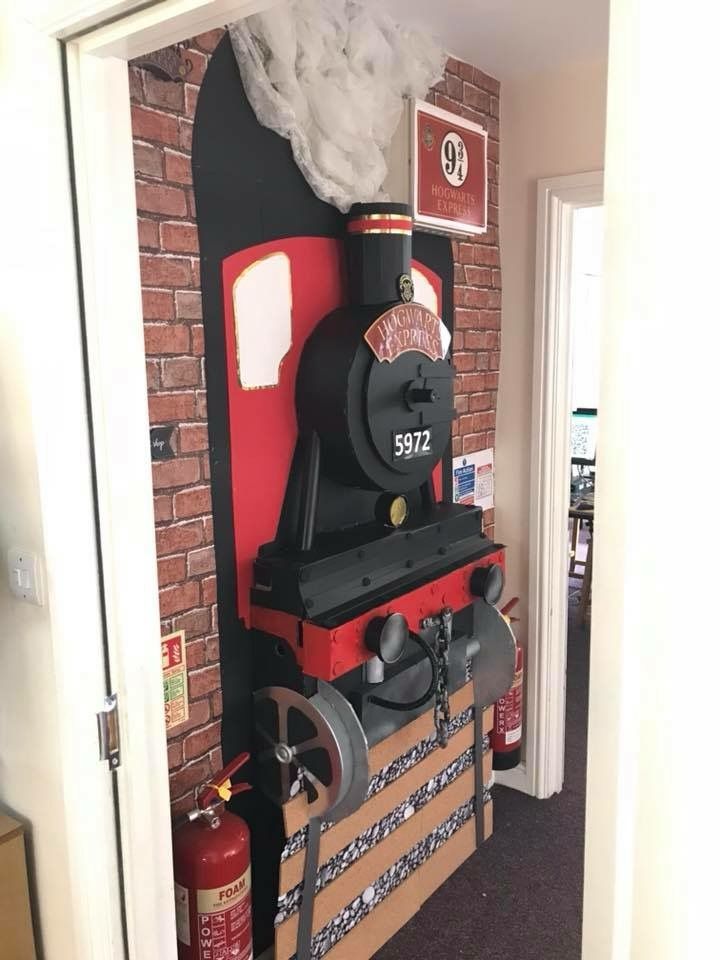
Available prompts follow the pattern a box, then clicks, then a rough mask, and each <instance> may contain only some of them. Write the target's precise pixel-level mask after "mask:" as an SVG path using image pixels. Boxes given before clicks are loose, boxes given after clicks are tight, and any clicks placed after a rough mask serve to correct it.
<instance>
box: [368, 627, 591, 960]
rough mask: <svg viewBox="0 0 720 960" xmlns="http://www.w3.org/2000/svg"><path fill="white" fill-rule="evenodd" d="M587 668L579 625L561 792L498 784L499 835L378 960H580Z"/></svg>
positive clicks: (584, 633) (572, 638)
mask: <svg viewBox="0 0 720 960" xmlns="http://www.w3.org/2000/svg"><path fill="white" fill-rule="evenodd" d="M574 613H575V611H574V610H572V609H571V617H572V615H574ZM588 665H589V640H588V630H587V628H577V627H572V628H571V630H570V634H569V637H568V674H567V712H566V733H565V785H564V788H563V790H562V793H560V794H558V795H556V796H554V797H551V798H550V799H549V800H535V799H533V798H531V797H527V796H525V795H524V794H522V793H518V792H517V791H516V790H508V789H506V788H503V787H495V789H494V791H493V796H494V800H495V805H494V816H495V829H494V834H493V836H492V837H491V838H490V839H489V840H488V841H486V842H485V843H484V844H483V845H482V847H481V848H480V849H479V850H478V851H476V853H474V854H473V856H472V857H470V859H469V860H467V861H466V862H465V863H464V864H463V865H462V866H461V867H460V869H459V870H458V871H457V872H456V873H455V874H453V876H452V877H450V879H449V880H447V881H446V882H445V883H444V884H443V886H442V887H440V889H439V890H438V891H437V892H436V893H435V894H434V895H433V896H432V897H431V898H430V899H429V900H428V901H427V903H426V904H425V905H424V906H423V907H422V909H421V910H420V912H419V913H418V914H417V915H416V916H415V917H414V918H413V919H412V920H411V921H410V922H409V923H408V924H407V925H406V926H405V927H404V928H403V929H402V930H401V931H400V932H399V933H398V934H397V935H396V936H395V937H393V939H392V940H391V941H390V942H389V943H387V944H386V945H385V946H384V947H383V948H382V949H381V950H380V951H379V952H378V953H377V954H375V958H374V960H415V958H416V957H432V958H433V960H459V958H466V960H507V958H509V957H512V958H513V960H579V958H580V952H581V947H580V941H581V916H582V887H583V843H584V832H585V763H586V750H587V697H588Z"/></svg>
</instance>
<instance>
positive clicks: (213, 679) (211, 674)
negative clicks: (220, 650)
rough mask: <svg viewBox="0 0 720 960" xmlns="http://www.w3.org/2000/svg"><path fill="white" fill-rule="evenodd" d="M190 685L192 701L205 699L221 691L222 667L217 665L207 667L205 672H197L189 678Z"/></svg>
mask: <svg viewBox="0 0 720 960" xmlns="http://www.w3.org/2000/svg"><path fill="white" fill-rule="evenodd" d="M188 684H189V687H190V698H191V699H192V700H196V699H197V698H198V697H204V696H206V695H207V694H208V693H212V691H213V690H219V689H220V666H219V665H218V664H215V665H214V666H212V667H205V669H204V670H196V671H195V672H194V673H191V674H190V675H189V676H188Z"/></svg>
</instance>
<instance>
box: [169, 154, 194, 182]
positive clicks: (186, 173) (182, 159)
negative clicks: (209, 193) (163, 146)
mask: <svg viewBox="0 0 720 960" xmlns="http://www.w3.org/2000/svg"><path fill="white" fill-rule="evenodd" d="M165 177H166V178H167V179H168V180H171V181H173V182H175V183H192V167H191V166H190V157H189V156H188V155H187V154H186V153H176V152H175V151H174V150H166V151H165Z"/></svg>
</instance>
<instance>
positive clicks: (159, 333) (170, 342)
mask: <svg viewBox="0 0 720 960" xmlns="http://www.w3.org/2000/svg"><path fill="white" fill-rule="evenodd" d="M144 330H145V352H146V353H147V354H150V355H153V354H167V353H187V352H188V350H189V349H190V330H189V329H188V328H187V327H186V326H184V325H183V324H180V323H146V324H145V328H144Z"/></svg>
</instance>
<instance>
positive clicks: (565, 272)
mask: <svg viewBox="0 0 720 960" xmlns="http://www.w3.org/2000/svg"><path fill="white" fill-rule="evenodd" d="M602 202H603V174H602V172H601V171H593V172H590V173H579V174H574V175H570V176H564V177H554V178H551V179H546V180H539V181H538V197H537V241H536V242H537V247H536V267H535V345H534V357H533V363H534V370H533V406H532V430H531V436H532V444H533V446H532V455H531V467H530V471H531V472H530V526H529V551H530V556H529V602H528V657H527V670H526V678H527V679H526V683H527V724H526V738H527V739H526V761H525V770H524V771H523V770H522V769H521V770H520V771H519V773H518V778H520V777H523V776H524V778H525V782H524V783H522V784H515V783H513V782H512V781H511V778H510V777H505V778H503V780H502V782H503V783H506V784H508V785H511V786H516V785H518V786H521V789H524V790H525V791H526V792H527V793H531V794H532V795H533V796H535V797H539V798H541V799H545V798H547V797H550V796H552V794H554V793H557V792H559V791H560V790H561V789H562V785H563V773H564V766H565V673H566V663H567V600H568V582H567V570H568V541H567V522H568V503H569V496H570V477H569V470H568V466H569V459H570V456H569V449H570V418H569V416H568V411H569V409H570V402H571V377H572V369H571V366H572V364H571V339H572V335H571V316H570V290H571V270H572V266H571V257H572V227H573V214H574V212H575V211H576V210H578V209H580V208H582V207H590V206H598V205H599V204H601V203H602Z"/></svg>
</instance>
